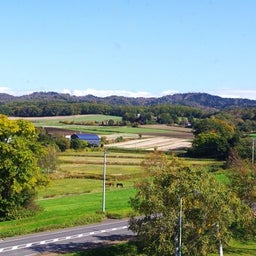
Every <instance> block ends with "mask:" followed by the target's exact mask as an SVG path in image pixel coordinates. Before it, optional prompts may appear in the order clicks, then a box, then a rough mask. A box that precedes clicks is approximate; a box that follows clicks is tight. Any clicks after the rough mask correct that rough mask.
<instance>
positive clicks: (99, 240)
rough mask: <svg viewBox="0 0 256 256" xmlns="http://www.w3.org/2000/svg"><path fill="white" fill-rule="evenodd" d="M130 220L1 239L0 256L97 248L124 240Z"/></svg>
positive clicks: (129, 233)
mask: <svg viewBox="0 0 256 256" xmlns="http://www.w3.org/2000/svg"><path fill="white" fill-rule="evenodd" d="M127 227H128V220H107V221H105V222H103V223H99V224H92V225H86V226H79V227H74V228H66V229H61V230H56V231H50V232H42V233H35V234H31V235H26V236H18V237H13V238H6V239H4V240H0V256H2V255H4V256H35V255H42V254H44V253H47V252H49V253H57V252H58V253H63V252H72V251H79V250H84V249H88V248H94V247H97V246H100V245H104V244H109V243H114V242H116V241H124V240H126V239H128V238H130V237H131V236H133V233H132V232H131V231H129V230H128V228H127Z"/></svg>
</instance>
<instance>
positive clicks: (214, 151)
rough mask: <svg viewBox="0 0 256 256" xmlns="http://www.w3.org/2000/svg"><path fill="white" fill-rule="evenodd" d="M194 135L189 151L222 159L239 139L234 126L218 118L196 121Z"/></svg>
mask: <svg viewBox="0 0 256 256" xmlns="http://www.w3.org/2000/svg"><path fill="white" fill-rule="evenodd" d="M194 135H195V138H194V140H193V144H192V150H191V152H192V154H193V155H195V156H202V157H215V158H221V159H224V158H226V157H227V156H228V153H229V150H230V148H232V147H233V146H234V145H235V144H236V143H237V142H238V140H239V136H238V133H237V132H236V130H235V127H234V126H232V125H230V124H228V123H227V122H226V121H225V120H221V119H218V118H206V119H203V120H200V121H199V122H197V123H196V124H195V127H194Z"/></svg>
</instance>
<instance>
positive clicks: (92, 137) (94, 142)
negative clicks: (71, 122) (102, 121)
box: [71, 133, 100, 146]
mask: <svg viewBox="0 0 256 256" xmlns="http://www.w3.org/2000/svg"><path fill="white" fill-rule="evenodd" d="M71 139H79V140H85V141H86V142H87V143H88V144H89V145H90V146H100V137H99V136H98V135H97V134H93V133H76V134H72V135H71Z"/></svg>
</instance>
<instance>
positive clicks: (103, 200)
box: [102, 149, 107, 213]
mask: <svg viewBox="0 0 256 256" xmlns="http://www.w3.org/2000/svg"><path fill="white" fill-rule="evenodd" d="M106 172H107V151H106V149H104V161H103V179H102V181H103V184H102V187H103V190H102V212H103V213H105V211H106V209H105V205H106Z"/></svg>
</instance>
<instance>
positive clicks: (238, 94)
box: [209, 89, 256, 100]
mask: <svg viewBox="0 0 256 256" xmlns="http://www.w3.org/2000/svg"><path fill="white" fill-rule="evenodd" d="M209 93H210V94H212V95H218V96H220V97H223V98H243V99H251V100H256V89H255V90H252V89H221V90H214V91H211V92H209Z"/></svg>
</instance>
